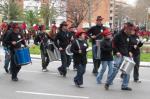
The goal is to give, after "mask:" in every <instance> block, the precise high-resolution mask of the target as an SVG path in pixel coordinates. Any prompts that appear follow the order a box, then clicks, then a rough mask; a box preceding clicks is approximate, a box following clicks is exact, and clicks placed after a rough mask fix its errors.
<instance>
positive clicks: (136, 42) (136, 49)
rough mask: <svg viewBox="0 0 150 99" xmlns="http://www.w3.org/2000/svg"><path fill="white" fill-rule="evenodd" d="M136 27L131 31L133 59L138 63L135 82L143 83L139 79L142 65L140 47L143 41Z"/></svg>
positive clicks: (134, 73) (135, 70) (135, 68)
mask: <svg viewBox="0 0 150 99" xmlns="http://www.w3.org/2000/svg"><path fill="white" fill-rule="evenodd" d="M137 32H138V31H137V30H136V28H135V29H134V30H133V31H132V32H131V36H130V42H129V44H130V49H131V52H132V54H133V60H134V62H135V63H136V65H135V67H134V71H133V78H134V82H137V83H141V81H140V80H139V66H140V47H142V45H143V42H142V41H140V39H139V36H138V34H137Z"/></svg>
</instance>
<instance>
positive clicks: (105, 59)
mask: <svg viewBox="0 0 150 99" xmlns="http://www.w3.org/2000/svg"><path fill="white" fill-rule="evenodd" d="M102 35H103V36H104V39H103V40H102V41H101V43H100V48H101V62H102V69H101V70H100V71H99V73H98V75H97V77H96V80H97V84H101V83H102V82H101V80H102V78H103V74H104V72H105V71H106V68H107V66H108V75H107V78H108V77H109V76H110V75H111V74H112V71H113V54H112V52H113V48H112V40H111V38H112V33H111V32H110V30H109V29H105V30H104V32H103V33H102Z"/></svg>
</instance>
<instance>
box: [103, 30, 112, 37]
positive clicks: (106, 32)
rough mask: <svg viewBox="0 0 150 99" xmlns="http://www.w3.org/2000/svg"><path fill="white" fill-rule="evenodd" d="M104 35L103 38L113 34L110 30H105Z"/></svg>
mask: <svg viewBox="0 0 150 99" xmlns="http://www.w3.org/2000/svg"><path fill="white" fill-rule="evenodd" d="M102 35H103V36H108V35H112V33H111V32H110V30H109V29H105V30H104V31H103V32H102Z"/></svg>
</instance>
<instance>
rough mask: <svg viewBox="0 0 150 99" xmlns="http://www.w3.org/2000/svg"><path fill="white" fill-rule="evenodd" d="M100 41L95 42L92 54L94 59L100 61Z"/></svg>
mask: <svg viewBox="0 0 150 99" xmlns="http://www.w3.org/2000/svg"><path fill="white" fill-rule="evenodd" d="M100 42H101V40H96V45H94V46H93V54H94V58H95V59H100V58H101V57H100V56H101V48H100Z"/></svg>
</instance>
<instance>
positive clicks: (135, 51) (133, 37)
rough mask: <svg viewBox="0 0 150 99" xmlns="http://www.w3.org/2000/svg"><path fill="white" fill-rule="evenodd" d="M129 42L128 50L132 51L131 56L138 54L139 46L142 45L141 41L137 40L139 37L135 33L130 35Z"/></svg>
mask: <svg viewBox="0 0 150 99" xmlns="http://www.w3.org/2000/svg"><path fill="white" fill-rule="evenodd" d="M129 44H130V51H131V52H132V54H133V56H138V55H140V47H142V45H143V43H142V42H141V41H140V40H139V37H138V36H136V35H131V36H130V41H129ZM134 45H136V46H137V48H135V47H134Z"/></svg>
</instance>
